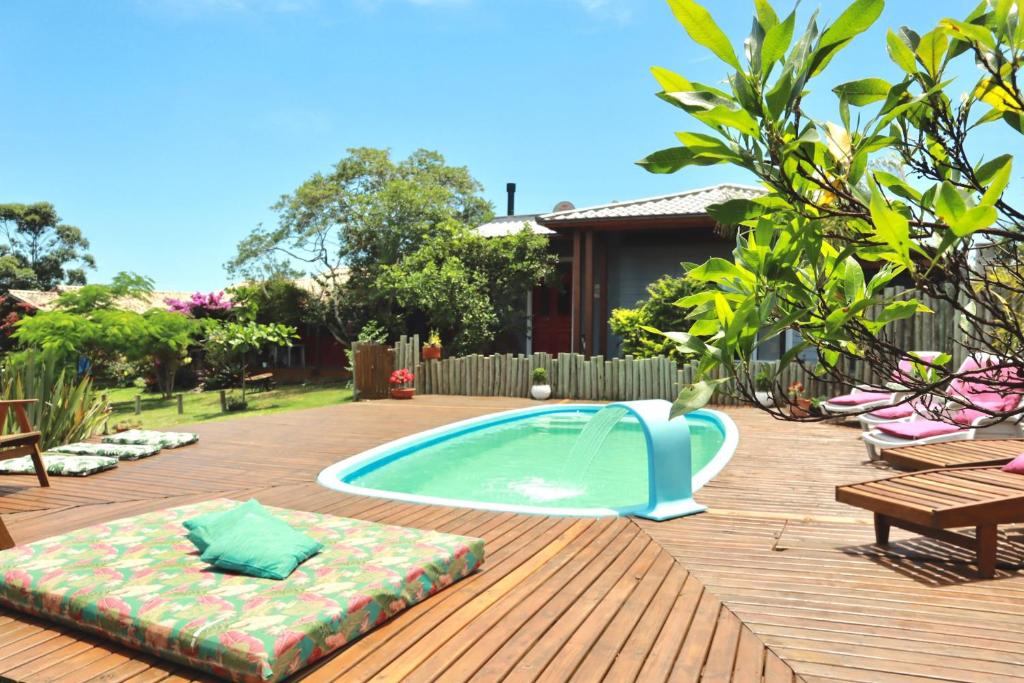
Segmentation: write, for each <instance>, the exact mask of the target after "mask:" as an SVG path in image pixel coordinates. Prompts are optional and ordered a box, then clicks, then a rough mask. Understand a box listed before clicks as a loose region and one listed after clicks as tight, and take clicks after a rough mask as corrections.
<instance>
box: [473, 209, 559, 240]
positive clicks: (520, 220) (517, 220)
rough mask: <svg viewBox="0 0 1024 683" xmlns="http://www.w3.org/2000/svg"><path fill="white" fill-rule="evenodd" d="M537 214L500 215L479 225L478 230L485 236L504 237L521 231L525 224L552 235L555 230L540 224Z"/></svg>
mask: <svg viewBox="0 0 1024 683" xmlns="http://www.w3.org/2000/svg"><path fill="white" fill-rule="evenodd" d="M536 218H537V214H535V213H530V214H521V215H519V216H500V217H498V218H495V219H493V220H491V221H489V222H487V223H484V224H483V225H480V226H477V228H476V231H477V232H478V233H480V234H481V235H483V236H484V237H504V236H505V235H511V234H513V233H516V232H519V231H520V230H522V229H523V226H524V225H525V226H526V227H528V228H529V229H530V230H532V231H533V232H535V233H537V234H538V235H550V234H551V233H553V232H554V230H549V229H548V228H545V227H544V226H543V225H539V224H538V223H537V221H536V220H535V219H536Z"/></svg>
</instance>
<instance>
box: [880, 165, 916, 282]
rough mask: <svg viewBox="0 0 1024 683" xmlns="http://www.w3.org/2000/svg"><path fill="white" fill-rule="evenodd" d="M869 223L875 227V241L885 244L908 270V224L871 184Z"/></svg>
mask: <svg viewBox="0 0 1024 683" xmlns="http://www.w3.org/2000/svg"><path fill="white" fill-rule="evenodd" d="M871 189H872V191H871V204H870V206H869V209H870V211H871V222H872V223H874V225H875V232H876V236H877V239H878V240H879V241H881V242H883V243H884V244H886V245H887V246H888V247H889V248H890V249H892V251H893V252H894V253H895V254H896V255H897V257H898V258H899V261H900V263H901V264H903V265H904V266H906V267H908V268H910V267H912V266H913V264H912V263H911V261H910V223H909V222H907V219H906V218H904V217H903V216H902V215H901V214H900V213H899V212H898V211H895V210H894V209H890V208H889V207H888V205H886V203H885V199H884V198H883V197H882V193H881V192H879V191H878V188H877V186H875V185H874V183H872V188H871Z"/></svg>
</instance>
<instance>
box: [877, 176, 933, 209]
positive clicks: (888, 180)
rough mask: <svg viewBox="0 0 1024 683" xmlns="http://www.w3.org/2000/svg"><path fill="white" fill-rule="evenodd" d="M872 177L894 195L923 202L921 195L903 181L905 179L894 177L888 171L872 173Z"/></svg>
mask: <svg viewBox="0 0 1024 683" xmlns="http://www.w3.org/2000/svg"><path fill="white" fill-rule="evenodd" d="M871 175H872V176H873V177H874V179H875V180H876V181H878V182H879V183H880V184H881V185H882V186H883V187H885V188H886V189H887V190H889V191H890V192H892V193H893V194H895V195H897V196H899V197H903V198H904V199H909V200H910V201H912V202H920V201H921V193H920V192H918V191H917V190H916V189H915V188H914V187H913V186H911V185H910V184H908V183H907V181H905V180H903V178H900V177H899V176H896V175H893V174H892V173H889V172H887V171H872V172H871Z"/></svg>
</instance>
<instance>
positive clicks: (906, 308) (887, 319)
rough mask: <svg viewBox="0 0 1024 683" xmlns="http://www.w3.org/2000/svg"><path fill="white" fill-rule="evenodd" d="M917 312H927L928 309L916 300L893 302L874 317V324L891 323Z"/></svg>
mask: <svg viewBox="0 0 1024 683" xmlns="http://www.w3.org/2000/svg"><path fill="white" fill-rule="evenodd" d="M918 311H921V312H928V311H929V309H928V308H927V307H926V306H924V305H923V304H922V303H921V302H920V301H918V300H917V299H911V300H910V301H894V302H893V303H891V304H888V305H887V306H886V307H885V308H883V309H882V311H881V313H879V314H878V316H876V317H875V319H874V322H876V323H879V324H883V325H884V324H888V323H891V322H893V321H894V320H903V319H904V318H909V317H911V316H912V315H914V314H915V313H917V312H918Z"/></svg>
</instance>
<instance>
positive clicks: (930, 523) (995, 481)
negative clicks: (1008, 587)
mask: <svg viewBox="0 0 1024 683" xmlns="http://www.w3.org/2000/svg"><path fill="white" fill-rule="evenodd" d="M836 500H837V501H839V502H840V503H847V504H849V505H854V506H857V507H860V508H864V509H866V510H870V511H872V512H873V513H874V514H875V541H876V542H877V543H878V544H879V545H883V546H884V545H886V544H888V542H889V529H890V527H894V526H895V527H899V528H901V529H906V530H907V531H912V532H914V533H917V534H921V535H922V536H927V537H929V538H935V539H938V540H940V541H945V542H946V543H950V544H953V545H956V546H959V547H961V548H966V549H968V550H971V551H973V552H974V553H975V556H976V560H977V563H978V572H979V573H980V574H981V576H983V577H985V578H991V577H992V576H993V575H994V574H995V567H996V551H997V550H998V536H997V534H996V528H997V526H998V525H1000V524H1012V523H1015V522H1024V475H1020V474H1011V473H1009V472H1003V471H1002V470H1001V469H999V468H998V467H970V468H951V469H941V470H927V471H924V472H912V473H909V474H900V475H896V476H893V477H887V478H885V479H878V480H875V481H868V482H864V483H862V484H848V485H845V486H837V487H836ZM972 526H973V527H974V530H975V533H974V536H970V535H967V534H964V533H957V532H954V531H950V529H955V528H958V527H972Z"/></svg>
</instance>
